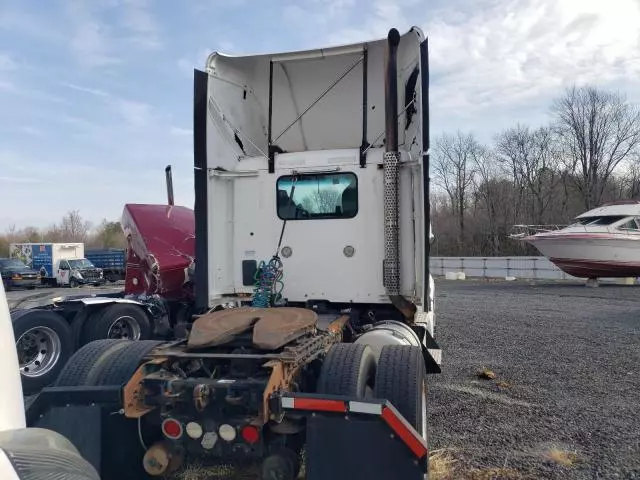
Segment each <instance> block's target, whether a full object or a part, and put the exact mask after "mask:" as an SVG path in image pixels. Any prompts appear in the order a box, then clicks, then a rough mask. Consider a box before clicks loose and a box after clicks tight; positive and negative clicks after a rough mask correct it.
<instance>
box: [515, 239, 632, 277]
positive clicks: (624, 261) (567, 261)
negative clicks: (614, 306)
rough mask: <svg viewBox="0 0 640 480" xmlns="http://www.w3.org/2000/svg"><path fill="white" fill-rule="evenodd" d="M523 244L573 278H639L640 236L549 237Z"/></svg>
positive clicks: (530, 240)
mask: <svg viewBox="0 0 640 480" xmlns="http://www.w3.org/2000/svg"><path fill="white" fill-rule="evenodd" d="M524 241H526V242H527V243H529V244H531V245H533V246H534V247H536V248H537V249H538V251H539V252H540V253H541V254H542V255H544V256H545V257H547V258H548V259H549V260H550V261H551V262H553V263H554V264H555V265H556V266H557V267H558V268H560V269H561V270H562V271H563V272H565V273H567V274H568V275H571V276H574V277H578V278H605V277H607V278H620V277H640V235H598V234H595V235H594V234H580V235H578V234H573V235H566V234H565V235H558V234H548V235H534V236H531V237H527V238H525V239H524Z"/></svg>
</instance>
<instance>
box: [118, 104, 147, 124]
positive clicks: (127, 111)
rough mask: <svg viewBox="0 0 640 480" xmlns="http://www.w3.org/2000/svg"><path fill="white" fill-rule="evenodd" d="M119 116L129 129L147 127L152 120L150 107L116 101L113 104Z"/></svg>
mask: <svg viewBox="0 0 640 480" xmlns="http://www.w3.org/2000/svg"><path fill="white" fill-rule="evenodd" d="M113 105H114V107H115V108H116V110H117V112H118V113H119V115H120V116H121V117H122V119H123V120H124V121H125V122H126V123H127V124H128V125H129V126H131V127H148V126H149V125H151V123H152V120H153V117H154V116H153V114H152V112H151V106H150V105H147V104H146V103H143V102H136V101H133V100H124V99H117V100H116V101H115V102H113Z"/></svg>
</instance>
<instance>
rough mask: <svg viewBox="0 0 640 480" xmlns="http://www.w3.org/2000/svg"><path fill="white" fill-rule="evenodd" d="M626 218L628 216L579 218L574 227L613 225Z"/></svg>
mask: <svg viewBox="0 0 640 480" xmlns="http://www.w3.org/2000/svg"><path fill="white" fill-rule="evenodd" d="M624 218H626V215H606V216H602V217H582V218H578V220H577V222H576V223H574V224H573V226H578V225H612V224H614V223H616V222H619V221H620V220H622V219H624Z"/></svg>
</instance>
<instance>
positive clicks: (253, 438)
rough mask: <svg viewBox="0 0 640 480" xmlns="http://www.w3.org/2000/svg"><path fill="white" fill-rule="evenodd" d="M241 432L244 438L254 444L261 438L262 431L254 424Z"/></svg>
mask: <svg viewBox="0 0 640 480" xmlns="http://www.w3.org/2000/svg"><path fill="white" fill-rule="evenodd" d="M240 434H241V435H242V439H243V440H244V441H245V442H247V443H251V444H254V443H256V442H257V441H258V440H260V431H259V430H258V429H257V428H256V427H254V426H253V425H247V426H246V427H244V428H243V429H242V431H241V432H240Z"/></svg>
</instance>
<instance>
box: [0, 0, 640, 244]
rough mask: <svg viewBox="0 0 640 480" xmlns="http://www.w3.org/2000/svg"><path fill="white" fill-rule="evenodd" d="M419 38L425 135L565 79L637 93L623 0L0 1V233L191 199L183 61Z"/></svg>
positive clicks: (532, 104)
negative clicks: (168, 190) (168, 171)
mask: <svg viewBox="0 0 640 480" xmlns="http://www.w3.org/2000/svg"><path fill="white" fill-rule="evenodd" d="M411 25H417V26H419V27H421V28H422V29H423V30H424V32H425V33H426V34H427V35H428V36H429V37H430V46H431V69H432V129H433V134H434V135H435V134H437V133H439V132H442V131H452V130H455V129H456V128H460V129H463V130H466V131H472V132H474V133H476V134H477V135H478V136H479V137H480V138H481V139H482V140H484V141H490V140H491V137H492V135H493V134H494V133H496V132H497V131H499V130H500V129H501V128H504V127H507V126H510V125H512V124H514V123H516V122H527V123H530V124H533V125H537V124H540V123H542V122H544V121H546V119H547V113H548V109H549V103H550V101H551V100H552V99H553V98H554V97H555V96H557V95H558V94H559V93H561V92H562V89H563V88H564V87H565V86H568V85H570V84H571V83H573V82H576V83H578V84H581V83H587V82H589V83H594V84H597V85H599V86H602V87H605V88H611V89H616V90H617V89H619V90H620V91H622V92H624V93H626V94H627V96H628V98H629V99H630V100H631V101H634V102H640V82H638V78H640V30H639V29H638V25H640V2H639V1H638V0H608V1H607V2H602V1H601V0H501V1H498V0H474V1H471V0H467V1H463V0H448V1H446V0H444V1H443V0H428V1H427V0H368V1H367V0H269V1H268V2H267V1H265V0H183V1H181V2H179V1H176V0H84V1H80V0H48V1H36V0H0V102H1V103H0V104H1V105H2V108H1V109H0V231H4V229H6V228H7V227H9V226H10V225H16V226H17V227H24V226H27V225H34V226H47V225H48V224H50V223H52V222H54V221H58V220H59V218H60V217H61V216H62V215H63V214H64V213H65V212H67V211H68V210H71V209H79V210H80V213H81V214H82V215H83V217H85V218H86V219H88V220H90V221H92V222H95V223H98V222H99V221H100V220H101V219H103V218H108V219H119V217H120V214H121V211H122V206H123V205H124V203H127V202H141V203H155V202H164V201H165V200H166V198H165V187H164V171H163V170H164V167H165V166H166V165H167V164H172V165H173V169H174V189H175V194H176V201H177V202H178V203H181V204H185V205H188V206H192V205H193V183H192V182H193V181H192V162H193V160H192V147H191V145H192V140H191V128H192V125H191V122H192V118H191V117H192V110H191V109H192V99H191V95H192V69H193V68H194V67H202V65H203V63H204V61H205V58H206V56H207V54H208V53H209V52H211V51H213V50H221V51H224V52H226V53H233V54H242V53H259V52H268V51H283V50H295V49H301V48H309V47H314V46H322V45H325V44H340V43H348V42H352V41H360V40H367V39H373V38H379V37H382V36H384V35H385V34H386V32H387V30H388V29H389V28H390V27H394V26H395V27H397V28H399V29H400V30H405V29H407V28H409V27H410V26H411Z"/></svg>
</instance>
